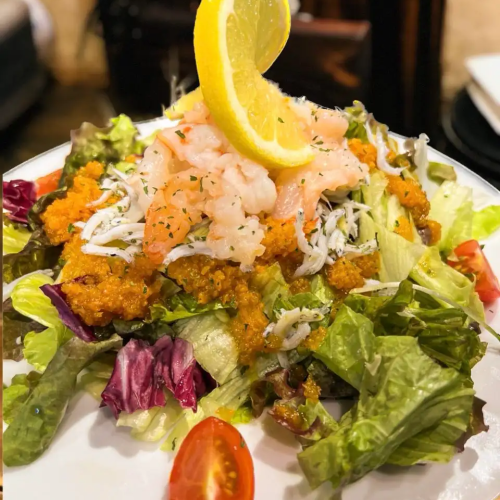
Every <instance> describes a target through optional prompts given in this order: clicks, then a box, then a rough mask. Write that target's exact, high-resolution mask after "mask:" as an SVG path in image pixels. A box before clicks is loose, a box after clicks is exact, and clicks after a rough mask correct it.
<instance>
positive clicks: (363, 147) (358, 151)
mask: <svg viewBox="0 0 500 500" xmlns="http://www.w3.org/2000/svg"><path fill="white" fill-rule="evenodd" d="M348 144H349V149H350V150H351V151H352V153H353V154H354V155H355V156H356V157H357V158H358V160H359V161H360V162H361V163H366V164H367V165H368V167H369V168H370V170H374V169H376V168H377V148H376V147H375V146H374V145H373V144H365V143H363V142H362V141H361V139H349V141H348Z"/></svg>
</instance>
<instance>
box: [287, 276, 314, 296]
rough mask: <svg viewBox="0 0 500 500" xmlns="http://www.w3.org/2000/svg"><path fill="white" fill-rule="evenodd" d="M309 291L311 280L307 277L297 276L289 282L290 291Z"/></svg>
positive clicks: (293, 293)
mask: <svg viewBox="0 0 500 500" xmlns="http://www.w3.org/2000/svg"><path fill="white" fill-rule="evenodd" d="M310 291H311V282H310V281H309V280H308V279H307V278H297V279H294V280H293V281H292V282H291V283H290V293H291V294H292V295H295V294H296V293H306V292H310Z"/></svg>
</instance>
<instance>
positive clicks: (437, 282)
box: [410, 247, 484, 321]
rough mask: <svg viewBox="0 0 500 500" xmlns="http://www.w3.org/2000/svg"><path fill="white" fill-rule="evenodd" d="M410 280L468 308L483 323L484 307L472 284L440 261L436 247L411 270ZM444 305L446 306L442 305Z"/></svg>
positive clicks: (429, 250)
mask: <svg viewBox="0 0 500 500" xmlns="http://www.w3.org/2000/svg"><path fill="white" fill-rule="evenodd" d="M410 277H411V279H413V280H414V281H415V282H416V283H418V284H419V285H421V286H424V287H427V288H430V289H431V290H434V291H436V292H438V293H440V294H442V295H444V296H445V297H448V298H449V299H451V300H453V301H454V302H456V303H457V304H458V305H460V306H462V307H466V308H469V309H470V310H471V311H472V312H473V313H474V314H475V316H476V317H477V318H479V319H481V320H482V321H484V307H483V304H482V302H481V300H480V299H479V296H478V295H477V293H476V292H475V291H474V282H472V281H471V280H469V278H467V276H464V275H463V274H462V273H460V272H458V271H456V270H455V269H453V268H452V267H450V266H448V265H447V264H445V263H444V262H443V261H442V260H441V256H440V254H439V251H438V249H437V247H429V248H427V250H426V251H425V253H424V254H423V255H422V258H421V259H420V260H419V261H418V263H417V264H416V266H415V267H414V268H413V269H412V270H411V273H410ZM444 305H446V304H444Z"/></svg>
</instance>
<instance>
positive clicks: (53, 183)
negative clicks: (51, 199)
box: [35, 168, 63, 198]
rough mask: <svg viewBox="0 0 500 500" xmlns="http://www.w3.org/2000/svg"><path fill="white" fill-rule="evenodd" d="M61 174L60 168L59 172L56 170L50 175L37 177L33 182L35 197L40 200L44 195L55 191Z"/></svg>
mask: <svg viewBox="0 0 500 500" xmlns="http://www.w3.org/2000/svg"><path fill="white" fill-rule="evenodd" d="M62 172H63V171H62V168H60V169H59V170H56V171H54V172H52V173H50V174H47V175H44V176H43V177H39V178H38V179H37V180H36V181H35V185H36V197H37V198H40V197H41V196H43V195H45V194H48V193H52V191H55V190H56V189H57V187H58V185H59V179H60V178H61V175H62Z"/></svg>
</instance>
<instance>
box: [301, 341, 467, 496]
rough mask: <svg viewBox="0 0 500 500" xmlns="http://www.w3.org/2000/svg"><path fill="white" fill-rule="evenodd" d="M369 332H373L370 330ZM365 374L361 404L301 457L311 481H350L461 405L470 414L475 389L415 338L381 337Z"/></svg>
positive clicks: (361, 388) (378, 464)
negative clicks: (423, 350) (423, 349)
mask: <svg viewBox="0 0 500 500" xmlns="http://www.w3.org/2000/svg"><path fill="white" fill-rule="evenodd" d="M366 335H367V336H369V335H373V334H371V332H370V333H367V334H366ZM374 352H375V354H374V357H373V361H372V362H371V363H369V364H368V365H367V369H366V370H365V372H364V375H363V379H362V383H361V387H360V398H359V402H358V404H357V405H356V406H355V407H354V408H353V409H352V410H350V412H349V414H348V415H347V416H345V417H344V418H343V419H342V421H341V423H340V426H339V429H338V431H337V432H334V433H332V434H330V435H329V436H328V437H326V438H325V439H322V440H320V441H318V442H317V443H315V444H313V445H312V446H310V447H308V448H306V449H305V450H304V451H302V452H301V453H300V454H299V456H298V458H299V463H300V465H301V467H302V470H303V471H304V473H305V475H306V477H307V479H308V481H309V483H310V485H311V486H312V487H313V488H316V487H317V486H319V485H320V484H321V483H323V482H324V481H331V482H332V484H333V486H334V488H338V487H340V486H344V485H347V484H349V483H351V482H354V481H356V480H358V479H359V478H361V477H363V476H364V475H365V474H367V473H368V472H370V471H371V470H374V469H376V468H378V467H380V466H381V465H383V464H384V463H386V462H387V461H388V460H389V458H390V457H391V456H392V454H393V453H394V452H395V451H396V450H397V449H398V448H399V446H401V445H402V444H403V443H405V442H406V441H407V440H408V439H410V438H412V437H414V436H416V435H417V434H419V433H421V432H422V431H424V430H426V429H430V428H432V427H433V426H435V425H436V424H438V423H440V422H442V421H443V420H445V419H446V418H447V417H448V416H449V415H450V413H452V414H454V412H455V411H457V410H459V409H463V410H464V411H465V412H467V413H470V411H471V409H472V401H473V397H474V391H473V389H470V388H467V387H465V386H464V379H463V377H462V376H461V375H460V374H459V373H458V372H457V371H456V370H453V369H450V368H441V367H440V366H439V365H437V364H436V363H434V362H433V361H432V360H431V359H430V358H429V357H428V356H427V355H426V354H424V353H423V352H422V350H421V349H420V347H419V345H418V342H417V339H414V338H412V337H400V336H389V337H377V338H376V342H375V349H374Z"/></svg>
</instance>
